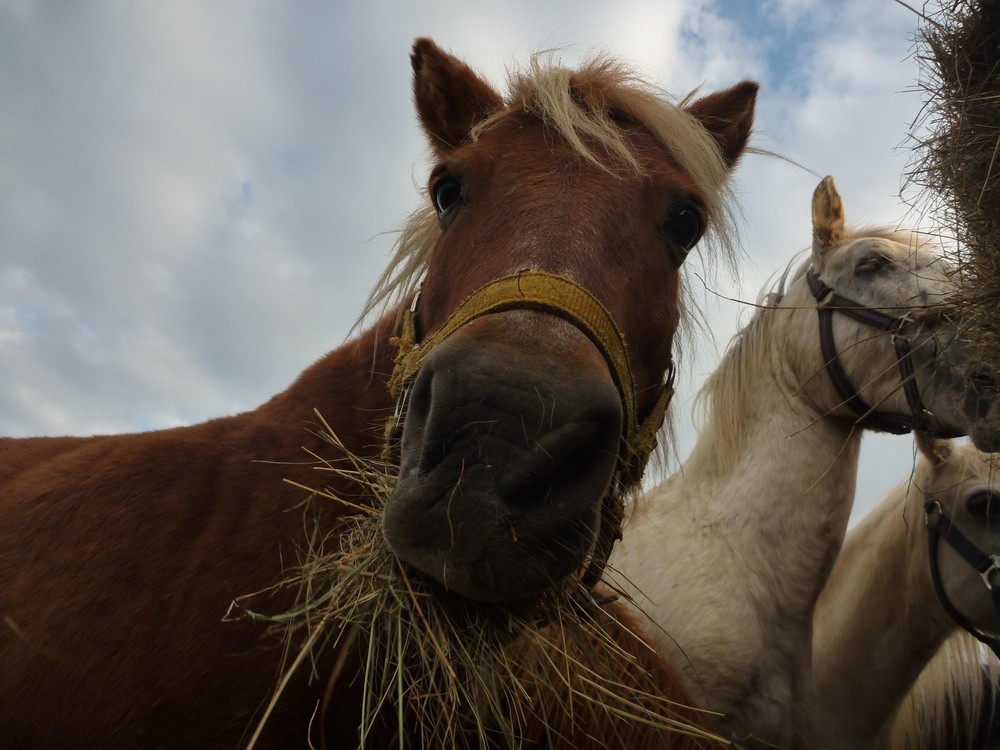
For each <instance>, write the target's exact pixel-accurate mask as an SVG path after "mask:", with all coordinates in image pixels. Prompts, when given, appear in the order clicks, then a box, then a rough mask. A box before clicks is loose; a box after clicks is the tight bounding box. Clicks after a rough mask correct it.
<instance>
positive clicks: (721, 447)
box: [694, 259, 808, 466]
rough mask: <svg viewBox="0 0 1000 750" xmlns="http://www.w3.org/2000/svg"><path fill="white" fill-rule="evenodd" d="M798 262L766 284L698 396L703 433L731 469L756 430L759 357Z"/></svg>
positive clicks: (799, 273) (798, 272)
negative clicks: (708, 435) (751, 409)
mask: <svg viewBox="0 0 1000 750" xmlns="http://www.w3.org/2000/svg"><path fill="white" fill-rule="evenodd" d="M794 263H795V260H794V259H793V260H792V261H791V263H789V265H788V266H787V267H786V268H785V270H784V272H782V274H781V275H780V277H779V278H778V279H777V281H776V282H775V283H774V284H773V285H771V288H768V286H767V285H765V287H764V289H763V290H762V291H761V292H760V294H759V295H758V296H757V301H756V303H755V304H756V307H757V311H756V312H755V313H754V315H753V317H752V318H751V319H750V322H749V323H747V324H746V325H745V326H743V328H741V329H740V330H739V331H738V332H737V333H736V335H735V336H733V338H732V340H731V341H730V342H729V346H728V347H727V348H726V352H725V354H723V356H722V361H721V362H720V363H719V366H718V367H717V368H716V369H715V371H714V372H713V373H712V374H711V375H709V376H708V379H707V380H705V383H704V385H702V387H701V390H699V391H698V394H697V396H695V401H694V408H695V412H696V414H697V415H698V417H699V420H698V421H699V422H700V425H699V429H700V430H703V431H709V430H710V431H711V432H712V433H713V434H714V436H715V440H716V448H717V453H718V460H719V462H720V464H722V465H724V466H729V465H732V463H733V462H734V461H735V460H736V458H737V457H738V456H739V453H740V451H741V450H742V446H743V445H745V444H746V441H747V440H748V439H749V437H750V435H751V433H752V431H753V428H754V423H753V417H752V415H751V414H750V413H749V412H748V410H747V407H748V406H749V405H750V404H753V403H754V402H755V394H754V393H753V390H752V389H753V388H754V387H755V386H754V384H755V382H759V381H757V380H756V379H755V378H754V368H755V367H757V366H758V362H759V360H760V357H759V356H758V354H757V353H758V352H760V351H764V349H765V347H763V346H762V344H763V343H764V342H766V341H768V340H770V338H771V326H772V325H773V324H774V312H775V310H776V309H777V308H778V306H779V305H780V303H781V300H782V299H784V296H785V291H786V284H787V282H788V277H789V274H790V273H791V270H792V265H793V264H794ZM807 265H808V264H803V265H801V266H799V268H798V269H797V270H796V271H795V272H794V274H792V281H793V283H794V280H795V279H797V278H799V277H800V276H802V275H803V274H804V273H805V269H806V267H807Z"/></svg>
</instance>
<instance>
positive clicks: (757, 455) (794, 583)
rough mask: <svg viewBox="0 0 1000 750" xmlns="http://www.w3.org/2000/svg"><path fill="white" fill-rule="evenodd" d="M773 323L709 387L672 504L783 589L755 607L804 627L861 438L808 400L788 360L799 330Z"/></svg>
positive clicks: (835, 537) (847, 504) (841, 527)
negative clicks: (683, 505) (701, 423)
mask: <svg viewBox="0 0 1000 750" xmlns="http://www.w3.org/2000/svg"><path fill="white" fill-rule="evenodd" d="M771 315H772V317H771V319H770V320H765V321H761V323H764V324H766V325H767V326H769V328H770V330H764V331H761V332H759V338H758V340H757V346H756V347H755V348H754V349H753V350H749V351H744V352H743V353H742V354H741V357H740V358H741V359H742V361H741V362H740V363H738V366H736V367H733V366H732V363H730V366H729V372H732V373H738V375H737V376H735V377H727V378H726V379H725V381H720V382H718V383H716V384H715V390H714V392H713V393H712V403H711V413H710V414H709V415H708V419H707V420H706V422H707V424H708V425H709V426H708V428H707V429H705V430H703V431H702V432H701V434H700V435H699V439H698V441H697V443H696V445H695V448H694V450H693V451H692V453H691V455H690V457H689V458H688V460H687V461H685V463H684V465H683V467H682V468H681V470H680V472H679V476H680V480H679V483H680V484H682V485H685V486H686V488H685V489H684V490H682V491H678V493H677V496H679V497H681V498H684V497H685V496H686V497H687V498H688V499H687V501H686V502H687V503H688V505H689V506H690V509H691V511H692V513H695V514H697V516H699V523H705V522H709V523H711V524H712V527H713V528H714V529H717V530H718V534H717V544H718V545H719V546H721V547H725V548H726V549H727V550H733V551H734V553H738V554H739V555H740V556H741V557H742V558H743V559H744V561H745V562H748V563H750V564H751V566H752V567H751V570H754V571H756V572H758V573H759V574H761V575H764V576H767V575H772V576H775V577H776V578H778V579H780V580H781V581H782V583H781V585H780V587H779V588H780V592H781V594H782V595H780V596H776V597H775V596H772V594H773V593H777V592H771V591H768V592H767V595H766V596H764V597H762V601H761V602H760V606H762V607H766V606H773V607H774V608H776V609H780V610H784V611H783V617H784V618H787V617H793V619H801V618H803V617H806V615H807V614H809V613H811V608H812V605H813V603H814V602H815V598H816V596H817V595H818V594H819V590H820V587H821V586H822V583H823V581H825V579H826V576H827V575H828V573H829V570H830V567H831V566H832V562H833V558H834V556H835V555H836V552H837V550H838V549H839V547H840V543H841V541H842V540H843V536H844V532H845V530H846V527H847V520H848V517H849V516H850V511H851V504H852V501H853V497H854V486H855V482H856V477H857V469H858V455H859V449H860V441H861V432H860V430H854V429H852V426H851V425H850V423H849V422H847V421H846V420H843V419H841V418H839V417H832V416H827V415H826V408H825V407H817V406H816V404H815V403H814V401H813V400H810V399H808V398H806V396H805V395H804V394H805V393H806V392H807V391H808V390H809V389H815V388H816V385H815V384H814V383H803V382H802V381H803V377H802V375H801V374H800V372H799V370H800V368H799V367H798V366H797V364H796V363H794V362H791V361H789V354H788V344H787V342H788V341H789V335H790V333H789V329H790V328H793V327H794V326H795V325H796V324H795V323H794V322H793V321H792V320H790V319H789V317H788V316H783V317H775V313H771ZM819 378H821V375H820V376H818V377H817V378H816V379H817V380H819ZM822 385H823V386H824V387H825V386H826V383H825V382H823V383H822ZM682 502H683V500H682ZM662 510H663V511H667V510H668V509H667V508H666V507H662ZM727 554H728V553H727ZM797 609H798V610H801V611H798V612H796V611H795V610H797ZM807 619H808V618H807Z"/></svg>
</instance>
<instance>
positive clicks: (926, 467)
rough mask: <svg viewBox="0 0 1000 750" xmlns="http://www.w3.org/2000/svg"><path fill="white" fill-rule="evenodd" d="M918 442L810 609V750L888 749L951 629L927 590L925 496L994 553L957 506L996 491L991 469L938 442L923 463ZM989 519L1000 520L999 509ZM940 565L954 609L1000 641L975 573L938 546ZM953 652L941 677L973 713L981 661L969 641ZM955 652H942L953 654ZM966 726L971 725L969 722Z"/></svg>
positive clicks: (999, 545)
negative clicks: (904, 476) (913, 457)
mask: <svg viewBox="0 0 1000 750" xmlns="http://www.w3.org/2000/svg"><path fill="white" fill-rule="evenodd" d="M923 442H924V445H922V449H923V450H924V451H925V457H924V458H923V459H922V460H921V461H920V463H919V464H918V466H917V467H916V469H915V471H914V474H913V476H912V478H910V479H908V480H907V481H905V482H903V483H901V484H900V485H899V486H898V487H896V488H895V489H894V490H893V491H892V492H890V493H889V494H888V495H887V496H886V497H885V498H884V499H883V500H882V502H881V503H880V504H879V505H878V506H877V507H876V508H875V509H874V510H872V511H871V513H869V514H868V516H866V517H865V519H864V520H863V521H862V522H861V523H860V524H859V525H858V526H857V527H856V528H855V529H852V531H851V533H849V534H848V535H847V539H846V540H845V542H844V547H843V549H842V551H841V553H840V556H839V557H838V558H837V562H836V564H835V565H834V568H833V571H832V573H831V575H830V579H829V580H828V581H827V584H826V587H825V588H824V589H823V592H822V594H821V595H820V598H819V602H818V603H817V606H816V612H815V620H814V640H813V679H814V702H813V711H814V715H815V717H816V742H815V747H816V748H817V749H818V750H822V749H823V748H837V749H838V750H850V749H852V748H876V747H877V748H888V747H891V746H892V744H891V727H892V724H893V717H894V716H895V715H896V712H897V710H898V709H899V707H900V704H901V703H902V701H903V698H904V696H906V694H907V691H908V690H909V689H910V688H911V686H912V685H913V684H914V682H915V680H916V679H917V676H918V675H919V674H920V672H921V670H923V669H924V667H925V666H926V665H927V663H928V661H929V660H930V659H931V657H932V656H933V655H934V653H935V652H936V651H937V649H938V647H939V646H941V644H942V643H943V642H944V641H945V639H946V638H947V637H948V636H950V635H951V634H953V633H956V632H957V631H958V625H957V624H956V623H955V622H954V621H953V620H952V619H951V618H950V617H949V616H948V614H947V612H946V611H945V609H944V608H943V607H942V605H941V603H940V601H939V600H938V597H937V594H936V592H935V591H934V586H933V584H932V581H931V576H930V565H929V561H928V544H927V529H926V527H925V524H924V509H923V503H924V489H925V487H926V488H929V489H930V490H931V492H932V493H933V495H934V497H935V499H936V500H937V501H938V502H939V503H940V504H941V507H942V508H943V509H944V512H945V513H946V514H947V515H948V517H949V518H950V519H951V520H952V521H953V522H954V523H955V524H956V526H957V527H958V528H960V529H961V530H962V531H963V533H965V534H966V535H967V536H969V537H970V539H972V540H973V541H974V542H976V543H977V544H979V545H980V546H981V547H982V548H983V549H986V550H989V551H991V552H995V551H998V550H1000V529H997V528H996V527H994V528H993V529H989V528H987V527H986V526H984V525H983V524H982V523H981V521H980V519H977V518H976V517H975V516H973V515H971V514H969V513H968V511H967V510H966V507H965V500H966V498H968V497H969V495H970V494H971V493H972V492H974V491H976V490H980V489H983V488H989V487H993V488H996V487H998V486H1000V477H996V476H994V471H995V469H996V460H997V459H996V458H995V457H991V456H989V455H988V454H982V453H979V452H978V451H976V450H975V448H974V447H972V446H971V445H965V446H951V445H950V444H949V443H947V442H945V441H940V442H938V443H936V445H935V451H934V453H933V459H929V458H927V455H932V453H931V451H929V450H927V448H926V447H925V446H926V444H927V441H926V440H924V441H923ZM994 513H998V514H1000V507H997V508H995V509H994ZM938 558H939V564H940V570H941V578H942V584H943V586H944V589H945V591H946V593H947V594H948V597H949V599H950V600H951V601H952V602H953V604H954V605H955V606H956V607H958V609H959V611H961V612H963V614H964V615H965V616H966V617H968V618H970V620H971V621H972V622H974V623H975V624H976V625H977V626H978V627H980V628H982V629H984V630H986V631H990V632H1000V613H998V612H997V611H996V609H995V608H994V606H993V603H992V601H991V598H990V595H989V592H988V590H987V589H986V587H985V586H984V585H983V581H982V579H981V578H980V577H979V575H978V574H977V573H976V571H975V570H974V569H973V568H972V567H971V566H970V565H969V564H968V563H966V562H965V561H964V560H962V559H960V558H959V557H958V556H957V555H956V554H955V553H954V551H953V550H952V549H951V548H950V547H948V545H947V544H946V543H945V542H944V541H942V542H941V543H940V549H939V553H938ZM960 643H964V649H963V650H964V652H965V653H964V654H961V655H960V656H958V658H957V659H956V660H955V661H954V662H953V664H952V667H951V669H950V670H948V672H947V673H946V675H944V676H943V677H945V678H946V679H955V678H958V679H959V680H963V679H964V681H965V683H966V684H967V685H968V686H969V687H970V688H973V690H972V695H967V696H964V699H965V700H967V701H968V700H971V701H973V703H972V704H971V705H968V706H967V708H966V710H968V709H969V708H972V709H977V708H978V701H979V698H980V696H981V693H982V691H981V687H982V686H983V684H984V683H983V666H984V662H983V659H982V654H981V652H980V650H979V649H978V648H976V647H975V646H974V645H972V644H973V643H974V642H972V641H970V640H969V638H968V637H966V638H963V639H960V641H959V644H960ZM958 648H960V646H959V645H958V644H956V647H955V649H951V650H950V651H951V652H952V655H953V656H957V655H958V652H957V650H956V649H958ZM993 671H994V673H995V672H996V670H995V669H994V670H993ZM938 679H939V680H940V679H941V677H939V678H938ZM976 688H980V689H976ZM943 705H944V702H942V703H941V704H939V705H938V708H937V709H936V711H937V712H939V713H940V712H941V710H942V708H943ZM913 710H914V709H911V710H910V712H911V714H912V711H913ZM917 710H919V708H917ZM940 718H942V719H943V718H944V717H940ZM909 720H911V721H912V720H913V718H912V716H911V718H910V719H909ZM964 720H965V721H967V722H968V721H970V720H971V716H970V715H969V714H968V713H967V714H966V716H965V718H964ZM930 731H932V726H928V725H927V723H926V722H925V727H924V732H922V733H921V734H923V737H922V738H921V739H922V740H927V739H928V737H927V733H929V732H930ZM949 746H950V745H949Z"/></svg>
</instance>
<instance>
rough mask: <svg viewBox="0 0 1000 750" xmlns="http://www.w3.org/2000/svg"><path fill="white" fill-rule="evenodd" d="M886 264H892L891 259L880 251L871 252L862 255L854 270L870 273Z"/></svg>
mask: <svg viewBox="0 0 1000 750" xmlns="http://www.w3.org/2000/svg"><path fill="white" fill-rule="evenodd" d="M888 265H892V259H890V258H889V257H888V256H886V255H883V254H882V253H879V252H872V253H867V254H866V255H864V256H862V258H861V260H859V261H858V264H857V265H856V266H855V267H854V270H855V272H857V273H872V272H874V271H878V270H879V269H881V268H885V266H888Z"/></svg>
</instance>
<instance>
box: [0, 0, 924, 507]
mask: <svg viewBox="0 0 1000 750" xmlns="http://www.w3.org/2000/svg"><path fill="white" fill-rule="evenodd" d="M916 22H917V19H916V17H915V16H914V15H913V14H912V13H911V12H910V11H908V10H907V9H905V8H904V7H902V6H901V5H899V4H897V3H896V2H893V0H877V1H876V0H844V1H843V2H841V1H840V0H838V1H837V2H830V0H762V1H761V2H747V1H745V0H715V1H712V0H655V1H653V2H621V3H610V2H607V0H559V1H557V2H550V3H542V2H538V1H537V0H504V2H499V3H486V2H477V3H455V2H441V1H440V0H425V1H424V2H421V3H419V4H418V3H403V2H395V3H392V2H388V1H387V0H359V1H357V2H344V1H340V2H336V3H320V2H312V1H307V0H302V1H301V2H298V1H296V2H281V3H278V2H263V1H259V2H257V1H254V0H220V1H218V2H210V3H207V2H200V1H195V0H171V2H169V3H163V2H131V1H126V0H121V1H120V2H112V1H108V2H91V3H86V4H83V3H48V2H33V0H0V434H6V435H14V436H25V435H36V434H49V435H52V434H67V433H77V434H91V433H109V432H121V431H136V430H151V429H157V428H161V427H169V426H174V425H183V424H189V423H193V422H198V421H201V420H204V419H207V418H209V417H212V416H219V415H223V414H229V413H234V412H237V411H241V410H245V409H248V408H252V407H254V406H256V405H257V404H259V403H261V402H262V401H264V400H266V399H267V398H268V397H269V396H270V395H271V394H273V393H276V392H278V391H280V390H283V389H284V388H285V387H287V385H288V384H289V383H290V382H291V381H292V379H293V378H294V377H295V375H296V374H297V373H298V372H299V371H300V370H302V369H303V368H304V367H306V366H307V365H308V364H309V363H310V362H312V361H313V360H315V359H316V358H318V357H319V356H321V355H322V354H323V353H325V352H326V351H328V350H329V349H331V348H333V347H334V346H336V345H337V344H338V343H340V342H341V341H343V339H344V338H345V336H346V335H347V333H348V330H349V328H350V326H351V325H352V323H353V322H354V319H355V317H356V316H357V314H358V312H359V311H360V306H361V303H362V300H363V299H364V297H365V294H366V292H367V291H368V289H369V288H370V287H371V285H372V284H373V282H374V280H375V278H376V276H377V275H378V273H379V271H380V270H381V268H382V266H383V264H384V262H385V260H386V258H387V256H388V253H389V250H390V248H391V245H392V239H393V238H392V235H391V230H393V229H395V228H396V227H397V226H398V225H399V223H400V222H401V220H402V219H403V218H404V217H405V216H406V215H407V214H408V213H409V211H411V210H412V209H413V208H414V207H415V206H416V205H417V202H418V200H419V197H418V193H417V188H416V186H417V185H421V184H423V183H424V181H425V177H426V173H427V161H426V156H427V153H426V149H425V146H424V143H423V141H422V137H421V135H420V133H419V131H418V129H417V126H416V121H415V117H414V115H413V111H412V107H411V104H410V66H409V60H408V52H409V47H410V44H411V43H412V41H413V39H414V37H416V36H424V35H426V36H431V37H433V38H434V39H435V40H437V41H438V42H439V43H440V44H441V45H442V46H444V47H446V48H447V49H450V50H451V51H452V52H453V53H455V54H457V55H458V56H460V57H462V58H463V59H465V60H467V61H468V62H470V63H471V64H472V65H473V67H475V68H476V69H477V70H479V71H481V72H482V73H483V74H484V75H486V76H487V77H488V78H490V79H491V80H493V81H495V82H497V83H502V81H503V77H504V71H505V69H506V68H507V67H509V66H510V65H511V64H512V63H517V62H523V61H524V60H526V58H527V57H528V56H529V55H530V54H531V53H532V52H533V51H536V50H539V49H548V48H553V47H558V48H560V49H561V50H562V52H561V53H560V55H561V57H562V59H563V61H564V62H565V63H566V64H568V65H572V64H573V63H574V62H575V61H577V60H579V59H580V58H581V57H582V56H584V55H586V53H587V52H589V51H591V50H593V49H601V50H606V51H610V52H612V53H614V54H615V55H616V56H619V57H622V58H624V59H626V60H628V61H630V62H632V63H634V64H635V66H636V67H637V68H638V69H639V70H640V71H642V72H643V73H644V74H645V75H646V76H647V77H648V78H649V79H651V80H652V81H654V82H656V83H658V84H660V85H661V86H662V87H664V88H666V89H667V90H669V91H671V92H673V93H675V94H683V93H685V92H687V91H688V90H690V89H692V88H694V87H696V86H699V85H703V86H704V87H705V88H706V89H712V88H717V87H725V86H729V85H732V84H733V83H735V82H737V81H739V80H742V79H744V78H754V79H756V80H758V81H760V83H761V93H760V99H759V102H758V125H757V131H756V135H755V137H754V143H755V145H757V146H758V147H761V148H765V149H770V150H773V151H777V152H780V153H781V154H783V155H785V156H788V157H790V158H791V159H794V160H795V161H797V162H799V163H800V164H802V165H804V166H805V167H806V168H808V170H812V172H814V173H815V174H811V173H810V172H809V171H807V170H806V169H800V168H796V167H794V166H790V165H789V164H786V163H783V162H781V161H778V160H775V159H768V158H765V157H761V156H750V157H747V158H746V159H745V160H744V161H743V163H742V165H741V167H740V169H739V174H738V180H737V194H738V196H739V199H740V204H741V207H742V211H743V219H742V226H741V234H742V244H743V248H744V257H743V258H742V259H741V261H740V274H739V275H740V278H739V280H738V281H737V282H730V281H729V280H728V279H725V278H722V279H719V280H717V282H714V283H712V284H711V285H710V286H708V285H705V284H700V283H698V282H697V281H696V283H695V285H694V286H693V287H692V294H693V295H694V299H695V300H696V301H697V303H698V304H699V305H700V306H701V307H702V308H703V309H704V310H705V311H706V313H707V315H708V317H709V319H710V321H711V324H712V328H713V331H714V338H715V340H714V342H713V341H710V340H706V339H705V337H701V338H702V341H701V343H700V345H699V349H698V351H697V353H694V352H688V353H687V356H686V357H685V361H684V362H683V369H682V371H681V377H682V379H681V382H680V397H679V398H678V400H676V401H675V402H674V403H675V407H674V408H675V409H677V410H679V414H680V417H679V419H678V422H679V424H680V426H681V427H682V440H683V442H682V444H681V447H680V451H679V452H680V455H681V456H683V455H685V454H686V452H687V450H688V449H689V448H690V445H691V444H692V442H693V430H692V428H691V426H690V424H691V418H690V402H691V397H692V396H693V394H694V392H695V391H696V390H697V387H698V385H699V384H700V382H701V380H702V379H703V378H704V376H705V374H706V373H707V372H709V371H710V370H711V369H713V368H714V366H715V363H716V362H717V361H718V357H719V355H720V352H721V351H722V349H723V348H724V346H725V344H726V342H728V340H729V338H730V336H731V335H732V333H733V332H734V331H735V330H736V327H737V325H738V324H739V323H740V322H742V321H745V320H746V318H747V316H748V315H749V311H748V308H747V306H746V305H741V304H739V303H736V302H727V301H725V300H724V299H723V298H726V297H731V298H736V299H739V298H742V299H750V300H752V299H753V298H754V297H755V296H756V294H757V291H758V289H759V288H760V287H761V285H762V284H763V283H764V282H765V280H766V279H767V278H768V277H769V276H770V275H771V274H772V273H773V272H774V271H775V270H776V269H778V268H781V267H783V266H784V265H785V263H786V262H787V261H788V259H789V258H790V257H791V256H792V254H793V253H794V252H796V251H797V250H799V249H801V248H804V247H806V246H807V244H808V242H809V238H810V217H809V201H810V196H811V193H812V190H813V188H814V187H815V185H816V183H817V181H818V178H817V176H816V175H820V176H821V175H823V174H827V173H832V174H834V175H835V177H836V179H837V183H838V186H839V188H840V192H841V194H842V195H843V196H844V199H845V203H846V206H847V211H848V215H849V218H850V219H851V220H856V221H857V222H860V223H871V222H879V223H895V222H898V221H900V220H902V219H903V218H904V217H905V215H906V207H905V206H904V205H903V204H902V203H901V202H900V200H899V198H898V197H897V196H898V193H899V190H900V184H901V175H902V174H903V172H904V170H905V168H906V165H907V162H908V159H909V158H910V155H909V153H908V152H907V150H906V148H905V140H906V135H907V133H908V131H909V129H910V125H911V123H912V122H913V120H914V119H915V117H916V115H917V113H918V110H919V108H920V103H921V102H920V96H919V94H917V93H914V92H913V88H914V85H915V82H916V78H917V73H918V70H917V63H916V61H915V60H914V59H913V57H912V52H913V48H912V40H913V35H914V32H915V29H916ZM901 145H903V146H904V147H902V148H901V147H900V146H901ZM691 270H692V271H695V272H697V271H698V268H697V262H695V264H694V265H693V267H692V269H691ZM692 278H694V277H692ZM912 453H913V451H912V446H911V441H910V439H909V438H907V437H869V438H868V439H867V440H866V445H865V449H864V454H865V459H864V466H863V469H862V478H861V483H860V488H859V495H858V505H859V507H860V508H864V507H867V506H868V505H870V504H871V503H872V502H873V501H874V500H875V499H876V498H878V497H879V496H880V495H881V494H882V492H883V491H884V490H885V489H886V488H887V487H889V486H890V485H892V484H894V483H895V482H896V481H898V480H899V479H901V478H902V477H904V476H905V475H906V473H907V471H908V470H909V467H910V465H911V463H912Z"/></svg>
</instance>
